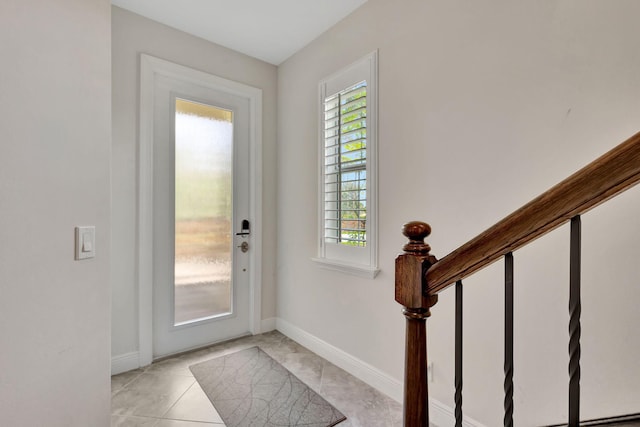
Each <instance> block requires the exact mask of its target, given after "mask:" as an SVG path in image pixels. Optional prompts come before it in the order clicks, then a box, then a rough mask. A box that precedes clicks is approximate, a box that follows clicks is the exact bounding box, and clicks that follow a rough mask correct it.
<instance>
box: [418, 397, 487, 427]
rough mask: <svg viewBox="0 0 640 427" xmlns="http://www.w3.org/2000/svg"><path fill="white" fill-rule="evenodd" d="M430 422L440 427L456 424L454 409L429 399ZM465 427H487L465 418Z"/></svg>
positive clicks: (463, 421)
mask: <svg viewBox="0 0 640 427" xmlns="http://www.w3.org/2000/svg"><path fill="white" fill-rule="evenodd" d="M429 422H430V423H432V424H434V425H436V426H438V427H448V426H453V425H455V424H456V417H455V413H454V409H453V408H451V407H450V406H447V405H445V404H444V403H442V402H440V401H439V400H436V399H429ZM462 425H463V426H464V427H485V426H484V425H483V424H480V423H479V422H478V421H476V420H474V419H472V418H469V417H467V416H463V418H462Z"/></svg>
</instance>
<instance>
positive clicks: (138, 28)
mask: <svg viewBox="0 0 640 427" xmlns="http://www.w3.org/2000/svg"><path fill="white" fill-rule="evenodd" d="M112 31H113V169H114V174H113V253H114V257H113V263H112V278H113V280H112V281H113V297H112V298H113V321H112V325H113V326H112V327H113V334H112V335H113V342H112V355H113V356H121V355H127V354H131V353H135V352H137V351H138V288H137V281H136V274H137V273H136V263H135V262H136V235H137V229H136V218H137V210H136V206H137V199H136V197H137V193H136V191H137V190H136V182H137V176H138V172H137V140H138V127H137V123H138V122H137V120H138V111H139V107H138V105H139V104H138V96H139V92H140V89H139V83H138V81H139V74H140V71H139V56H140V53H146V54H149V55H152V56H156V57H158V58H162V59H165V60H168V61H171V62H175V63H178V64H181V65H185V66H188V67H191V68H195V69H197V70H201V71H205V72H208V73H211V74H214V75H217V76H220V77H223V78H226V79H230V80H234V81H237V82H240V83H244V84H247V85H250V86H254V87H257V88H260V89H262V96H263V105H262V111H263V139H262V143H263V180H262V186H263V187H262V192H263V206H262V210H263V215H264V219H263V226H264V229H263V230H262V232H263V248H262V249H263V254H264V257H263V264H262V267H263V270H262V271H263V276H262V316H263V318H265V319H266V318H271V317H274V316H275V310H276V308H275V292H276V290H275V254H276V249H275V245H276V230H275V223H276V218H275V211H276V207H275V203H276V193H275V191H276V184H275V180H276V178H275V174H276V149H275V145H276V129H275V127H276V71H277V70H276V67H275V66H273V65H270V64H267V63H265V62H262V61H259V60H257V59H254V58H250V57H248V56H245V55H242V54H239V53H237V52H234V51H232V50H229V49H226V48H223V47H221V46H218V45H215V44H212V43H210V42H207V41H205V40H203V39H200V38H197V37H193V36H190V35H187V34H185V33H183V32H180V31H177V30H174V29H172V28H169V27H167V26H165V25H162V24H159V23H157V22H154V21H151V20H149V19H146V18H143V17H141V16H139V15H136V14H133V13H131V12H128V11H125V10H123V9H120V8H117V7H113V9H112Z"/></svg>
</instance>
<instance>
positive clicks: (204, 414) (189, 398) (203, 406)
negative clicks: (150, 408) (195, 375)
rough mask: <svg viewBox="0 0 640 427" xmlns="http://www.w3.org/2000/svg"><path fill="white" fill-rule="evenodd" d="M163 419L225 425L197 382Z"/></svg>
mask: <svg viewBox="0 0 640 427" xmlns="http://www.w3.org/2000/svg"><path fill="white" fill-rule="evenodd" d="M162 418H168V419H172V420H182V421H199V422H208V423H219V424H223V421H222V418H220V415H219V414H218V411H216V410H215V408H214V407H213V404H212V403H211V401H210V400H209V398H208V397H207V395H206V394H205V393H204V391H203V390H202V387H200V384H198V382H195V383H194V384H193V385H192V386H191V387H190V388H189V390H187V392H186V393H185V394H184V395H182V397H181V398H180V399H178V401H177V402H176V404H175V405H173V407H172V408H171V409H169V411H168V412H167V413H166V414H164V416H163V417H162Z"/></svg>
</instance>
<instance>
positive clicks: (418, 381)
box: [396, 221, 438, 427]
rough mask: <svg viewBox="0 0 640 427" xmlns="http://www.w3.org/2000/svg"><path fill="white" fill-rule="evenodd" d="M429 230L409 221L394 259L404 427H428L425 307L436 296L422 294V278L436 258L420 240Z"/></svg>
mask: <svg viewBox="0 0 640 427" xmlns="http://www.w3.org/2000/svg"><path fill="white" fill-rule="evenodd" d="M430 233H431V227H430V226H429V224H426V223H424V222H417V221H414V222H409V223H407V224H405V225H404V227H403V228H402V234H404V235H405V236H407V237H408V238H409V243H407V244H406V245H404V247H403V249H404V253H403V254H401V255H398V257H397V258H396V301H398V302H399V303H400V304H402V305H403V306H404V310H403V313H404V315H405V317H406V318H407V340H406V349H405V366H404V426H405V427H428V426H429V405H428V403H429V402H428V399H429V393H428V390H427V328H426V326H427V325H426V320H427V317H429V316H430V315H431V312H430V311H429V308H430V307H432V306H433V305H434V304H435V303H436V302H437V301H438V296H437V295H428V294H427V292H426V289H427V287H426V282H425V275H426V272H427V270H428V269H429V267H431V265H433V264H434V263H435V262H436V258H435V257H434V256H432V255H429V251H430V250H431V247H430V246H429V245H428V244H426V243H425V242H424V238H425V237H427V236H428V235H429V234H430Z"/></svg>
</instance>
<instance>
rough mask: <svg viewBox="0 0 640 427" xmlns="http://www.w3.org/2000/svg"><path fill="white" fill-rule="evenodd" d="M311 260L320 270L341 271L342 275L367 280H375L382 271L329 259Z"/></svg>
mask: <svg viewBox="0 0 640 427" xmlns="http://www.w3.org/2000/svg"><path fill="white" fill-rule="evenodd" d="M311 260H312V261H313V262H315V263H316V264H318V267H320V268H324V269H326V270H333V271H339V272H341V273H346V274H350V275H352V276H358V277H364V278H366V279H374V278H375V277H376V276H377V275H378V273H379V272H380V269H378V268H373V267H369V266H367V265H359V264H348V263H343V262H339V261H334V260H330V259H327V258H311Z"/></svg>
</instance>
